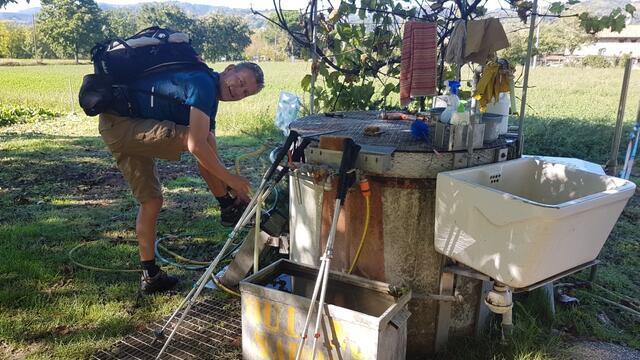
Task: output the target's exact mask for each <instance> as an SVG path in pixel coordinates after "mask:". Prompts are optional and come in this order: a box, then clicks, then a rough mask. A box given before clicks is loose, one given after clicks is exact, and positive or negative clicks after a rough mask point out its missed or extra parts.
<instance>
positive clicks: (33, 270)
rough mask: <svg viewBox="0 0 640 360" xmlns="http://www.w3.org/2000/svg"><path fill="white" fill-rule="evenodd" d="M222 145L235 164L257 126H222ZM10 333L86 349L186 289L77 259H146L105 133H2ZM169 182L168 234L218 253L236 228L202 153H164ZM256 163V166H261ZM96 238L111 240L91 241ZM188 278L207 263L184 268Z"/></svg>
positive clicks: (3, 335)
mask: <svg viewBox="0 0 640 360" xmlns="http://www.w3.org/2000/svg"><path fill="white" fill-rule="evenodd" d="M218 140H219V144H220V149H221V150H220V155H221V157H222V158H223V160H224V162H225V163H226V164H232V163H233V159H234V158H235V156H237V155H238V154H240V153H243V152H247V151H251V150H253V149H254V148H255V147H256V145H257V144H258V143H259V142H258V141H257V140H256V139H255V138H253V137H252V136H250V135H241V136H220V137H219V138H218ZM0 152H1V154H2V155H1V156H2V157H0V167H1V168H2V171H0V256H2V261H0V274H1V275H0V339H2V340H3V341H6V342H8V343H10V344H14V345H16V346H20V345H18V344H24V343H33V342H37V343H38V344H40V345H44V349H45V350H44V351H47V349H49V350H51V349H53V350H54V351H55V353H56V354H63V355H64V356H62V357H66V356H68V357H78V358H79V357H84V356H86V355H87V354H88V353H89V352H91V351H93V350H95V349H94V346H95V345H92V341H91V340H92V339H102V340H101V341H105V340H109V339H110V338H114V339H115V338H118V337H121V336H123V335H124V334H126V333H128V332H131V331H132V330H134V329H135V328H137V327H139V326H140V325H141V324H143V323H149V322H150V321H151V320H153V319H157V318H160V317H161V316H164V315H166V314H167V312H168V309H170V308H172V307H174V306H175V305H176V304H177V302H178V301H179V300H180V299H181V298H182V295H181V294H173V295H171V294H169V295H157V296H152V297H145V299H143V300H140V298H139V297H138V286H139V283H138V279H139V274H138V273H135V272H134V273H117V272H96V271H91V270H87V269H84V268H81V267H78V266H76V265H73V264H72V263H71V262H70V260H69V258H68V253H69V251H70V250H71V249H72V248H74V247H75V246H77V245H78V244H81V243H85V242H87V243H88V245H87V246H85V247H83V248H82V249H81V250H79V251H78V252H77V257H78V258H79V259H80V260H81V261H82V262H83V263H86V264H87V265H91V266H98V267H105V268H110V269H120V270H122V269H136V268H138V267H139V260H138V254H137V246H136V243H135V242H133V243H131V242H125V241H126V240H132V239H135V231H134V225H135V218H136V212H137V205H136V203H135V201H134V200H133V198H132V197H131V195H130V194H129V190H128V188H127V186H126V184H125V182H124V180H123V178H122V176H121V174H120V173H119V171H118V169H117V168H116V167H115V162H114V161H113V159H112V157H111V155H110V154H109V152H108V151H107V150H106V148H105V146H104V145H103V143H102V140H101V139H100V138H99V137H95V136H86V137H74V136H60V135H51V134H40V133H27V134H17V133H2V134H0ZM261 166H262V164H261V161H260V160H256V159H254V160H250V161H248V162H246V163H243V174H245V175H248V176H249V177H251V178H254V177H255V175H257V176H258V177H259V175H261V172H262V169H261ZM158 170H159V174H160V178H161V181H162V183H163V186H164V187H165V189H164V190H165V191H164V193H165V195H164V196H165V208H164V209H163V211H162V212H161V215H160V220H159V227H158V233H159V236H162V235H166V234H173V235H179V236H181V237H180V239H179V241H176V242H175V245H174V244H172V243H171V242H170V241H167V243H166V244H165V245H166V246H167V247H171V246H174V248H177V249H183V248H187V247H189V245H188V244H189V243H191V242H192V243H194V244H195V246H197V247H198V251H197V252H191V253H190V255H192V256H200V258H197V260H210V257H211V256H212V254H215V250H216V249H217V248H218V247H219V246H220V242H221V240H223V239H224V238H225V237H226V234H227V232H228V230H227V229H224V228H222V227H221V226H220V225H219V220H218V208H217V203H216V202H215V201H214V199H213V196H211V195H210V193H209V192H208V191H207V189H206V184H205V183H204V182H203V181H202V180H201V179H200V178H199V175H198V172H197V169H196V166H195V161H194V160H193V158H192V157H191V156H190V155H184V156H183V158H182V160H180V161H178V162H167V161H159V162H158ZM254 173H255V174H254ZM94 240H109V241H106V242H104V243H90V242H92V241H94ZM175 272H177V273H178V275H179V276H180V277H181V278H182V279H183V280H185V281H184V282H183V286H182V290H185V289H189V288H190V282H191V281H192V280H193V279H194V278H196V277H198V276H199V273H197V274H196V273H194V272H191V273H187V272H185V271H180V270H175Z"/></svg>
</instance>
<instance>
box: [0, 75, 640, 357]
mask: <svg viewBox="0 0 640 360" xmlns="http://www.w3.org/2000/svg"><path fill="white" fill-rule="evenodd" d="M214 68H215V69H217V70H222V69H223V68H224V64H215V65H214ZM263 68H264V70H265V77H266V84H267V85H266V87H265V89H264V90H263V91H262V92H261V93H259V94H258V95H256V96H254V97H251V98H248V99H246V100H243V101H241V102H238V103H227V104H221V105H220V111H219V113H218V126H217V129H218V132H217V136H218V138H219V145H220V152H221V155H222V157H223V161H224V162H225V163H226V164H227V165H232V164H233V160H234V158H235V157H236V156H237V155H239V154H241V153H244V152H247V151H250V150H253V149H255V148H256V147H257V146H259V145H260V144H261V143H264V142H265V141H267V139H268V138H276V140H277V137H278V136H279V135H278V134H277V132H276V131H274V129H273V126H272V121H273V117H274V114H275V107H276V103H277V100H278V94H279V92H280V91H281V90H288V91H292V92H295V93H298V94H301V95H302V93H301V91H300V87H299V80H300V79H301V77H302V74H303V73H304V72H305V71H307V70H308V64H306V63H295V64H291V63H266V64H264V65H263ZM90 71H91V66H90V65H80V66H70V65H48V66H22V67H10V66H0V107H2V106H5V107H6V106H21V107H30V108H43V109H47V110H53V111H55V112H58V113H61V114H67V113H69V112H70V111H71V110H72V109H73V108H74V106H75V111H76V112H80V110H79V109H78V107H77V105H73V106H72V105H71V104H72V100H71V99H73V102H75V98H76V94H77V90H78V87H79V85H80V83H81V81H82V75H83V74H85V73H88V72H90ZM621 78H622V69H558V68H554V69H546V68H538V69H535V70H534V71H533V72H532V77H531V84H532V88H531V89H530V92H529V103H530V105H531V107H532V109H530V110H528V111H529V112H528V114H530V116H529V117H528V119H527V123H526V128H525V133H526V136H527V137H526V143H525V144H526V153H529V154H544V155H559V156H573V157H579V158H583V159H587V160H592V161H596V162H599V163H603V162H604V161H605V160H606V159H607V158H608V152H609V147H610V140H611V135H612V128H613V124H614V122H615V116H616V111H617V104H618V98H619V93H620V84H621V80H622V79H621ZM638 83H640V72H639V71H634V72H633V76H632V79H631V84H632V86H631V88H630V91H629V99H628V103H627V111H626V114H627V116H626V118H625V124H626V127H627V128H629V127H630V126H631V124H632V121H633V117H634V116H635V112H636V110H637V106H638V100H639V99H640V87H639V86H637V84H638ZM625 136H626V135H625ZM623 146H626V137H623ZM265 165H266V162H265V160H264V159H263V158H259V159H254V160H251V161H249V162H247V163H246V164H244V165H243V174H244V175H247V176H249V177H251V178H252V179H254V180H256V179H257V177H258V176H260V174H261V172H262V169H263V168H264V167H265ZM159 171H160V175H161V177H162V179H163V188H164V192H165V205H166V206H165V208H164V210H163V211H162V213H161V219H160V225H159V229H158V230H159V234H160V235H162V236H164V235H169V234H172V235H177V236H179V238H180V239H181V241H189V242H190V243H192V244H195V246H196V247H197V248H198V249H200V250H199V251H195V252H194V254H193V257H200V258H201V259H208V258H210V255H211V254H213V253H214V252H215V246H214V245H213V244H216V243H218V244H219V243H220V241H221V240H222V239H223V238H224V236H225V233H226V232H225V230H224V229H222V228H221V227H220V226H219V224H218V220H217V216H218V215H219V209H218V208H217V206H216V203H215V200H213V198H212V197H211V196H210V195H208V193H207V192H206V190H205V185H204V182H203V181H202V180H200V179H199V177H198V176H197V171H196V169H195V163H194V161H193V159H192V158H191V156H188V155H184V156H183V159H182V160H181V161H179V162H174V163H170V162H160V166H159ZM635 179H636V181H637V178H635ZM135 216H136V205H135V202H134V200H133V198H132V197H131V196H130V195H129V192H128V190H127V188H126V185H125V184H124V182H123V180H122V177H121V176H120V174H119V173H118V171H117V169H116V168H115V164H114V163H113V160H112V158H111V156H110V154H109V153H108V151H107V150H106V148H105V146H104V144H103V143H102V141H101V139H100V137H99V135H98V132H97V120H96V118H86V117H84V116H73V115H62V116H60V117H57V118H53V119H48V120H41V121H32V122H28V123H24V124H15V125H11V126H7V127H1V128H0V256H1V257H2V261H0V358H32V359H54V358H55V359H67V358H83V357H86V356H87V354H90V353H91V352H92V351H94V350H95V349H97V348H101V347H106V346H108V345H110V344H112V343H114V342H115V341H116V340H118V339H120V338H122V337H123V336H124V335H126V334H128V333H130V332H132V331H135V330H136V329H138V328H140V327H141V326H142V325H143V324H146V323H149V322H150V321H151V320H156V319H158V318H160V317H162V316H165V315H167V314H169V313H170V312H171V310H172V309H173V308H174V307H175V306H176V305H177V304H178V302H179V301H180V300H181V299H182V295H180V294H174V295H156V296H147V297H144V298H140V297H138V296H137V287H138V283H137V278H138V274H137V273H112V272H107V273H105V272H95V271H89V270H86V269H82V268H80V267H78V266H75V265H73V264H71V263H70V261H69V259H68V257H67V254H68V252H69V251H70V250H71V249H72V248H74V247H75V246H77V245H78V244H80V243H84V242H89V241H93V240H105V242H101V243H89V244H87V246H86V247H83V248H81V249H79V250H78V252H77V257H78V259H81V260H82V261H83V262H86V263H87V264H91V265H94V266H101V267H108V268H112V269H120V270H123V269H135V268H136V267H137V266H138V260H137V250H136V246H135V243H131V242H129V241H128V240H131V239H133V238H134V227H133V226H134V222H135ZM639 223H640V197H639V196H637V195H636V196H635V197H634V198H633V199H632V201H631V203H630V205H629V206H628V207H627V209H626V210H625V212H624V214H623V215H622V217H621V218H620V221H619V222H618V224H617V226H616V228H615V229H614V231H613V233H612V236H611V237H610V239H609V240H608V242H607V243H606V245H605V247H604V249H603V252H602V254H601V256H600V259H601V260H602V261H603V265H602V266H601V267H600V269H599V272H598V278H597V282H598V283H599V284H601V285H603V286H605V287H607V288H609V289H611V290H613V291H616V292H619V293H621V294H625V295H627V296H630V297H632V298H638V297H640V276H637V274H638V273H639V272H640V256H639V255H640V227H639V226H638V224H639ZM187 237H190V238H189V239H188V240H187ZM175 246H179V244H175ZM179 275H180V276H181V278H182V279H184V280H185V281H184V282H183V287H182V289H183V290H186V289H188V288H189V286H190V279H193V278H195V277H197V275H198V274H197V273H193V272H190V273H186V272H179ZM580 277H584V276H582V275H579V276H578V278H580ZM590 293H594V294H598V295H600V296H605V297H608V296H607V294H606V293H603V292H601V291H599V290H597V289H591V290H585V289H578V290H576V292H575V295H576V296H577V297H579V298H580V300H581V305H580V306H579V307H577V308H573V309H569V308H567V309H565V308H560V309H559V314H558V316H557V317H556V319H547V318H545V316H542V315H540V314H544V311H543V310H536V308H537V307H539V306H536V304H539V301H537V300H536V298H535V295H532V296H530V297H529V298H528V299H522V300H521V301H519V303H520V304H521V305H519V306H516V314H515V319H514V320H515V324H516V334H515V340H516V341H515V342H514V343H513V344H512V345H511V346H507V347H501V346H499V345H497V344H496V343H495V342H477V341H473V340H469V341H467V340H465V341H464V342H463V346H460V347H456V348H455V350H454V351H452V353H450V354H448V355H450V357H453V358H461V359H463V358H464V359H467V358H471V357H474V358H478V359H481V358H491V357H492V356H495V358H505V359H509V358H517V359H522V360H524V359H547V358H558V359H561V358H562V355H561V353H559V352H558V350H559V349H561V348H562V346H563V345H562V344H563V343H564V342H566V341H568V340H567V339H568V337H569V336H584V337H589V338H596V339H602V340H606V341H616V342H619V343H624V344H627V345H629V346H632V347H635V348H639V349H640V341H639V340H638V339H640V322H639V319H637V318H636V319H634V318H633V317H631V316H630V315H627V314H626V313H624V312H622V311H620V310H618V309H616V308H615V307H612V306H610V305H607V304H604V303H602V302H600V301H599V300H597V299H595V298H594V297H591V296H589V294H590ZM209 294H211V295H209ZM208 296H214V295H213V293H212V292H208ZM216 296H218V295H216ZM522 304H524V305H522ZM603 314H604V316H606V318H608V319H609V320H610V321H609V322H606V321H601V320H598V318H600V319H602V318H603V316H602V315H603ZM551 329H555V330H554V331H553V332H552V330H551ZM558 334H562V335H563V336H558ZM469 354H472V355H469Z"/></svg>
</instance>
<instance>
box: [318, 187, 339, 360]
mask: <svg viewBox="0 0 640 360" xmlns="http://www.w3.org/2000/svg"><path fill="white" fill-rule="evenodd" d="M341 208H342V203H341V200H340V198H338V199H336V205H335V210H334V211H333V219H332V221H331V229H329V239H328V240H327V249H326V250H325V254H324V256H323V258H322V261H324V262H325V266H324V274H322V277H323V279H322V288H321V290H320V300H319V301H318V315H317V317H316V328H315V330H314V332H313V347H312V349H311V356H312V357H311V359H312V360H316V354H317V353H316V349H317V345H318V339H319V338H320V324H321V323H322V311H323V310H324V299H325V295H326V294H327V283H328V282H329V269H330V268H331V258H332V257H333V243H334V242H335V239H336V228H337V227H338V218H339V217H340V210H341ZM319 277H320V276H319V275H318V278H319Z"/></svg>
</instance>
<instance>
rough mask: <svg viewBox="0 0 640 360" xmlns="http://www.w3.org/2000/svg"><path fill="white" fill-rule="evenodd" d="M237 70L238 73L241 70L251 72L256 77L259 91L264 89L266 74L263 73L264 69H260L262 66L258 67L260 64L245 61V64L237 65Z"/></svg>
mask: <svg viewBox="0 0 640 360" xmlns="http://www.w3.org/2000/svg"><path fill="white" fill-rule="evenodd" d="M235 69H236V70H238V71H241V70H249V71H251V72H252V73H253V75H254V76H255V77H256V84H257V85H258V91H260V90H262V88H263V87H264V73H263V72H262V69H261V68H260V66H258V64H256V63H252V62H248V61H245V62H241V63H239V64H236V67H235Z"/></svg>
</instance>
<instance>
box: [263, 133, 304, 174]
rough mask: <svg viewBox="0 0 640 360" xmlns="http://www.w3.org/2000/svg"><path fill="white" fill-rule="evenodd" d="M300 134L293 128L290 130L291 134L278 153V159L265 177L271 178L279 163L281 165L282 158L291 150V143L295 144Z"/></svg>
mask: <svg viewBox="0 0 640 360" xmlns="http://www.w3.org/2000/svg"><path fill="white" fill-rule="evenodd" d="M298 137H299V135H298V133H297V132H295V131H293V130H291V131H290V132H289V136H288V137H287V140H286V141H285V142H284V146H283V147H282V149H281V150H280V152H279V153H278V155H277V156H276V160H275V161H274V162H273V164H271V167H270V168H269V171H267V173H266V174H265V176H264V178H265V179H267V180H268V179H270V178H271V176H272V175H273V173H274V171H276V169H277V168H278V165H280V162H281V161H282V159H283V158H284V157H285V155H287V152H288V151H289V148H290V147H291V144H293V142H294V141H296V140H297V139H298Z"/></svg>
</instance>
